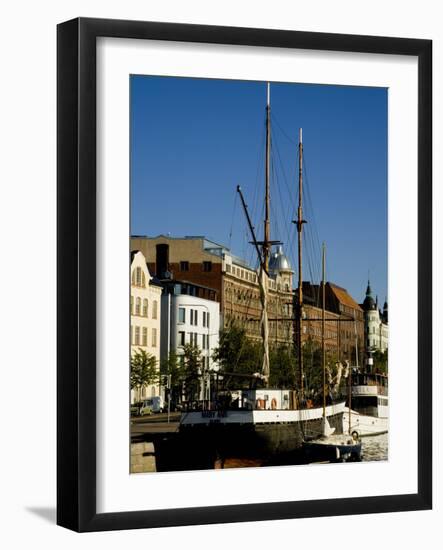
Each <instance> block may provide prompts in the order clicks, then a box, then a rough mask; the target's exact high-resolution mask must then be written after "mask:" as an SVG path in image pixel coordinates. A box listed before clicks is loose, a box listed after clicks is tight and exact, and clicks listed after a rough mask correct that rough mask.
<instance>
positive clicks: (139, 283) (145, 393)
mask: <svg viewBox="0 0 443 550" xmlns="http://www.w3.org/2000/svg"><path fill="white" fill-rule="evenodd" d="M161 294H162V287H161V286H160V285H159V284H157V283H155V282H154V281H153V279H152V277H151V275H150V273H149V270H148V267H147V265H146V259H145V257H144V255H143V254H142V253H141V252H133V253H132V254H131V356H133V355H134V354H135V353H136V352H137V351H138V350H140V349H141V350H144V351H146V352H147V353H149V354H150V355H153V356H154V357H155V360H156V366H157V369H158V370H160V323H161ZM138 393H139V392H136V391H135V390H132V391H131V403H133V402H134V401H137V400H139V399H144V398H145V397H154V396H156V395H160V393H159V381H158V380H157V381H156V382H155V383H154V384H151V385H149V386H146V387H144V388H143V389H142V391H141V394H140V395H138ZM136 394H137V395H136Z"/></svg>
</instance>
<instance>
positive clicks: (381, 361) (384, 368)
mask: <svg viewBox="0 0 443 550" xmlns="http://www.w3.org/2000/svg"><path fill="white" fill-rule="evenodd" d="M372 358H373V359H374V371H375V372H379V373H381V374H388V350H385V351H384V352H382V351H380V350H376V351H374V352H373V354H372Z"/></svg>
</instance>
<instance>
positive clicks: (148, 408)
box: [139, 399, 153, 416]
mask: <svg viewBox="0 0 443 550" xmlns="http://www.w3.org/2000/svg"><path fill="white" fill-rule="evenodd" d="M152 412H153V411H152V399H144V400H143V401H142V402H141V406H140V413H139V414H140V416H147V415H149V414H152Z"/></svg>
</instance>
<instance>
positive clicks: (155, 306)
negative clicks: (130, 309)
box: [152, 300, 158, 319]
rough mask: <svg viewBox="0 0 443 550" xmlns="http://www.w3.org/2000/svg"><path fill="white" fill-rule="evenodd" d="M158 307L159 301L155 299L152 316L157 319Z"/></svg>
mask: <svg viewBox="0 0 443 550" xmlns="http://www.w3.org/2000/svg"><path fill="white" fill-rule="evenodd" d="M157 307H158V302H157V300H154V302H153V304H152V318H153V319H157Z"/></svg>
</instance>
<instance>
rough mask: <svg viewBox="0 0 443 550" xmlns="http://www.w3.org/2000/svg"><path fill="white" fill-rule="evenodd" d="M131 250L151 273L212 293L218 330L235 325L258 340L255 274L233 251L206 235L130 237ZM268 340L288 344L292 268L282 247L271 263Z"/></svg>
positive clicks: (290, 323)
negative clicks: (143, 258) (216, 304)
mask: <svg viewBox="0 0 443 550" xmlns="http://www.w3.org/2000/svg"><path fill="white" fill-rule="evenodd" d="M131 250H141V251H142V252H143V254H144V255H145V256H146V261H147V264H148V267H149V270H150V272H151V273H153V274H155V275H156V277H158V278H160V279H165V278H171V279H180V280H181V281H182V282H186V281H188V282H190V283H194V284H196V285H200V286H202V287H206V288H209V289H213V290H215V291H216V293H217V294H216V295H217V298H218V300H219V302H220V326H221V327H223V326H228V325H229V323H230V322H231V321H235V322H236V323H238V324H239V325H241V326H243V327H244V328H245V329H246V333H247V335H248V337H250V338H253V339H257V340H258V339H259V338H261V335H260V316H261V304H260V294H259V285H258V280H257V272H256V270H255V269H254V268H253V267H251V266H249V265H248V264H247V263H246V262H245V261H244V260H242V259H241V258H238V257H237V256H235V255H233V254H232V253H231V251H230V250H229V249H228V248H227V247H225V246H222V245H220V244H217V243H215V242H213V241H210V240H208V239H206V238H205V237H202V236H198V237H182V238H178V237H177V238H176V237H168V236H164V235H160V236H158V237H145V236H133V237H132V238H131ZM269 273H270V276H271V278H270V282H269V297H268V317H269V338H270V342H271V344H273V343H285V344H289V343H291V342H292V320H291V319H292V306H293V292H292V275H293V272H292V269H291V266H290V264H289V262H288V260H287V258H286V257H285V256H284V254H283V250H282V248H281V247H279V248H278V249H276V250H275V251H273V253H272V254H271V258H270V262H269Z"/></svg>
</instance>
